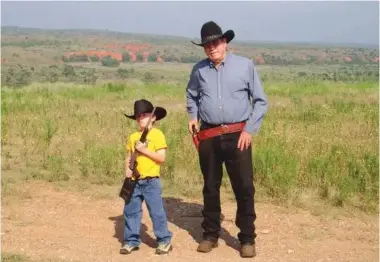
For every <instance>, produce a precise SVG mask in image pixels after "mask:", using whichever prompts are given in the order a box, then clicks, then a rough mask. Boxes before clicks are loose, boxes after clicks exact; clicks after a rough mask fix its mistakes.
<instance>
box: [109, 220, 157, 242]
mask: <svg viewBox="0 0 380 262" xmlns="http://www.w3.org/2000/svg"><path fill="white" fill-rule="evenodd" d="M108 219H109V220H111V221H114V228H115V234H114V235H113V237H114V238H116V239H117V240H118V241H119V242H120V244H121V245H122V244H123V242H124V216H123V215H120V216H116V217H109V218H108ZM147 231H148V227H147V226H146V225H145V224H141V229H140V237H141V242H142V243H144V244H146V245H147V246H149V247H151V248H156V247H157V243H156V240H155V239H153V238H152V237H151V236H150V235H149V234H148V233H147Z"/></svg>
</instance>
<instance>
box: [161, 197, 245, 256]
mask: <svg viewBox="0 0 380 262" xmlns="http://www.w3.org/2000/svg"><path fill="white" fill-rule="evenodd" d="M163 200H164V205H165V208H166V214H167V217H168V221H169V222H170V223H173V224H175V225H176V226H178V227H179V228H182V229H184V230H186V231H187V232H188V233H189V234H190V235H191V236H192V237H193V239H194V240H195V241H196V242H197V243H199V242H200V241H201V240H202V227H201V223H202V220H203V216H202V209H203V205H200V204H197V203H189V202H184V201H183V200H182V199H179V198H173V197H164V198H163ZM222 219H224V216H223V214H222ZM222 221H223V220H222ZM220 238H221V239H223V240H224V241H225V242H226V245H227V246H229V247H231V248H233V249H235V250H238V248H239V242H238V240H237V239H236V238H234V237H233V236H231V234H230V233H229V232H228V231H226V230H225V229H224V228H223V227H222V228H221V232H220Z"/></svg>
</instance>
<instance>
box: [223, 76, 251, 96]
mask: <svg viewBox="0 0 380 262" xmlns="http://www.w3.org/2000/svg"><path fill="white" fill-rule="evenodd" d="M226 84H227V90H228V93H229V95H230V97H231V98H234V99H239V100H241V99H244V98H245V97H247V95H248V81H247V80H246V78H245V77H244V75H243V74H234V75H230V76H228V78H227V81H226Z"/></svg>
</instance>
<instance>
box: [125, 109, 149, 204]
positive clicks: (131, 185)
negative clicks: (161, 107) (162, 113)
mask: <svg viewBox="0 0 380 262" xmlns="http://www.w3.org/2000/svg"><path fill="white" fill-rule="evenodd" d="M155 111H156V107H154V108H153V111H152V115H151V116H150V118H149V120H148V123H147V124H146V126H145V127H144V130H143V132H142V134H141V137H140V140H139V141H140V142H141V143H145V141H146V137H147V135H148V132H149V124H150V121H151V120H152V116H153V115H154V112H155ZM138 155H139V152H138V151H137V150H136V149H135V150H134V151H133V153H132V156H131V159H130V163H129V169H130V170H132V177H133V178H134V179H132V177H126V178H125V179H124V182H123V185H122V187H121V190H120V193H119V196H120V197H121V198H122V199H124V201H125V204H128V203H129V201H130V200H131V197H132V195H133V191H134V190H135V187H136V183H137V179H139V178H140V176H141V174H140V173H139V171H138V170H137V161H136V159H137V156H138Z"/></svg>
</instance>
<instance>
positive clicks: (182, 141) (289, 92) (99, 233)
mask: <svg viewBox="0 0 380 262" xmlns="http://www.w3.org/2000/svg"><path fill="white" fill-rule="evenodd" d="M125 83H126V84H124V85H121V84H119V85H118V84H105V85H97V86H85V85H82V86H81V85H72V84H58V83H56V84H53V85H51V84H50V85H49V84H35V85H32V86H28V87H24V88H21V89H11V88H3V89H2V187H1V189H2V204H3V205H2V213H3V228H4V229H3V241H2V242H3V244H2V250H3V257H4V258H7V259H8V260H5V261H89V260H91V261H111V260H112V261H119V260H123V259H125V258H124V257H122V256H120V255H118V254H117V252H118V248H119V245H120V243H119V242H118V241H120V239H121V236H122V221H123V219H122V217H121V216H120V215H121V210H122V203H121V202H120V199H119V198H118V197H117V193H118V190H119V188H120V185H121V181H122V177H123V173H124V171H123V165H124V153H125V152H124V149H125V146H124V143H125V139H126V136H127V134H128V133H129V132H131V131H132V130H134V128H135V124H134V123H132V122H130V121H128V120H127V119H126V118H125V117H124V116H123V115H122V113H123V112H128V113H129V112H131V110H132V109H131V108H132V106H133V101H134V100H135V99H136V98H147V99H150V100H152V101H153V102H154V103H157V104H160V105H163V106H165V107H166V108H167V109H168V113H169V114H168V117H167V118H166V119H165V120H163V121H162V122H161V123H159V127H160V128H162V130H163V131H164V132H165V134H166V135H167V140H168V145H169V154H168V160H167V162H166V163H165V165H164V166H163V191H164V195H165V199H166V200H165V201H166V202H165V203H166V206H167V208H168V216H169V220H170V228H171V230H173V232H174V234H175V237H174V240H173V241H174V244H175V248H176V249H175V250H174V251H173V254H172V255H171V256H172V257H173V258H175V260H176V261H188V260H190V259H194V257H195V256H198V257H197V259H198V260H199V261H206V260H205V259H206V258H207V256H206V257H204V256H200V254H196V252H195V251H194V249H195V247H196V241H198V240H199V237H200V229H199V226H200V219H199V218H197V217H195V218H194V217H191V216H194V215H195V216H199V215H200V210H201V202H199V201H200V197H201V186H202V182H201V181H202V180H201V176H200V172H199V167H198V160H197V157H196V152H195V149H194V147H193V145H192V142H191V138H190V136H189V134H188V133H187V129H186V121H187V116H186V114H185V104H184V86H179V85H173V86H170V85H168V84H167V85H153V84H144V83H140V84H139V85H136V83H135V82H133V81H132V83H128V81H126V82H125ZM377 85H378V84H377V83H375V82H373V83H371V82H368V83H361V84H348V83H328V82H325V83H324V82H319V83H318V84H317V85H312V83H311V84H306V83H304V82H302V81H300V82H294V83H276V82H267V84H266V85H265V90H266V92H267V93H268V96H269V102H270V110H269V112H268V115H267V117H266V119H265V121H264V124H263V126H262V129H261V131H260V133H259V135H258V136H257V137H255V138H254V140H253V144H254V155H253V160H254V167H255V181H256V184H255V185H256V189H257V195H256V199H257V201H258V204H257V212H258V221H257V227H258V255H259V257H258V258H257V259H256V260H257V261H284V260H285V261H300V260H302V261H309V260H310V259H311V260H313V261H329V259H334V261H377V260H376V259H377V257H378V238H377V233H376V232H377V231H378V218H377V215H376V214H377V212H378V172H379V170H378V164H379V163H378V159H379V158H378V143H377V141H378V132H379V129H378V118H379V116H378V110H377V107H378V102H377V101H378V100H377V99H378V92H377ZM38 181H40V182H38ZM221 190H222V197H223V199H224V200H223V203H224V204H223V209H222V210H223V213H224V215H225V216H226V221H224V222H223V225H224V230H225V231H224V233H223V237H222V240H221V241H222V243H225V244H222V245H221V247H220V248H219V251H218V252H217V253H214V254H212V255H210V258H215V259H222V260H221V261H223V259H226V261H230V260H231V259H238V256H237V254H236V248H237V243H236V239H235V236H236V233H237V231H236V227H234V224H233V221H234V212H235V211H234V210H235V208H236V207H234V204H233V202H231V200H232V199H233V196H232V193H231V190H230V185H229V181H228V179H227V176H224V181H223V185H222V189H221ZM274 204H275V205H282V206H283V207H279V206H275V205H274ZM302 209H304V210H302ZM144 210H145V211H144V219H143V223H144V225H145V227H144V228H145V231H144V232H145V233H144V235H143V238H144V239H143V242H144V244H143V247H142V250H141V252H139V253H137V254H134V256H133V257H134V258H135V259H140V260H141V259H144V258H145V260H157V259H159V258H155V257H154V256H153V255H152V252H153V251H151V250H152V249H151V248H152V247H154V246H155V242H154V235H153V233H152V225H151V224H150V221H149V217H148V215H147V212H146V209H144ZM21 214H27V215H21ZM94 218H96V219H95V220H94ZM97 219H99V220H98V221H97V222H96V220H97ZM49 221H50V222H49ZM51 221H55V222H54V223H53V222H51ZM42 228H43V230H41V229H42ZM72 228H74V229H75V230H74V231H73V230H69V229H72ZM322 228H323V230H322ZM48 232H55V233H54V235H51V234H50V233H48ZM186 243H191V245H190V246H189V247H185V245H187V244H186ZM270 243H272V244H270ZM274 243H276V244H275V245H273V244H274ZM48 246H49V247H51V248H47V247H48ZM322 248H324V249H323V250H324V252H322V253H321V252H319V251H320V250H321V249H322ZM317 250H318V252H317Z"/></svg>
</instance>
